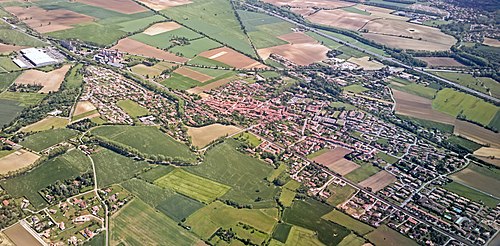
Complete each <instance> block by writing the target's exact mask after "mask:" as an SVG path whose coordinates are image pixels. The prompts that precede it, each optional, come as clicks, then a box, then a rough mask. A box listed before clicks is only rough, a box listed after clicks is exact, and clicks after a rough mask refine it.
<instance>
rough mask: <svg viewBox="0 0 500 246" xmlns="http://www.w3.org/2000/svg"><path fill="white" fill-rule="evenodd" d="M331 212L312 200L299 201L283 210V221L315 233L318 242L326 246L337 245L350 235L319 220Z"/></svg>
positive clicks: (325, 221) (324, 205)
mask: <svg viewBox="0 0 500 246" xmlns="http://www.w3.org/2000/svg"><path fill="white" fill-rule="evenodd" d="M331 210H332V209H331V207H330V206H328V205H326V204H323V203H321V202H319V201H316V200H313V199H308V200H306V201H300V200H299V201H296V202H294V203H293V205H292V207H290V208H286V209H285V212H284V213H283V220H284V221H285V222H286V223H289V224H292V225H297V226H300V227H303V228H306V229H309V230H312V231H315V232H316V233H317V236H318V239H319V241H321V242H322V243H324V244H326V245H337V244H338V243H340V242H341V241H342V239H344V237H346V236H347V235H349V234H350V231H349V230H347V229H346V228H344V227H342V226H339V225H336V224H334V223H331V222H329V221H327V220H324V219H322V218H321V217H322V216H323V215H325V214H327V213H329V212H330V211H331ZM292 230H293V229H292ZM289 240H290V239H289ZM292 242H294V241H292Z"/></svg>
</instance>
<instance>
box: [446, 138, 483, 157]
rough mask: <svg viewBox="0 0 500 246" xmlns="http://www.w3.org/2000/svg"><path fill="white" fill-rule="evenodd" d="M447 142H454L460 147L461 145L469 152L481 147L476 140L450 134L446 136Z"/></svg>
mask: <svg viewBox="0 0 500 246" xmlns="http://www.w3.org/2000/svg"><path fill="white" fill-rule="evenodd" d="M448 142H450V143H452V144H456V145H458V146H460V147H463V148H465V149H466V150H468V151H469V152H471V153H472V152H474V151H476V150H478V149H479V148H481V147H483V146H482V145H481V144H478V143H476V142H473V141H470V140H468V139H466V138H463V137H460V136H456V135H453V136H450V137H449V138H448Z"/></svg>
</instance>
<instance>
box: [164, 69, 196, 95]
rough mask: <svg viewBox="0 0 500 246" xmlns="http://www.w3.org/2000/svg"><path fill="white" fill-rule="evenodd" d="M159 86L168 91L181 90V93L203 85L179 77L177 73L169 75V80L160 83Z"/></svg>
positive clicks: (187, 78)
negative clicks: (166, 88)
mask: <svg viewBox="0 0 500 246" xmlns="http://www.w3.org/2000/svg"><path fill="white" fill-rule="evenodd" d="M161 84H162V85H164V86H166V87H168V88H170V89H174V90H183V91H184V90H188V89H190V88H193V87H196V86H201V85H203V83H201V82H199V81H196V80H194V79H192V78H189V77H186V76H183V75H180V74H178V73H171V74H170V78H168V79H166V80H164V81H162V82H161Z"/></svg>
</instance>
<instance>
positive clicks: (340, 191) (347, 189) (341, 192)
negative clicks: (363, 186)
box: [326, 184, 356, 207]
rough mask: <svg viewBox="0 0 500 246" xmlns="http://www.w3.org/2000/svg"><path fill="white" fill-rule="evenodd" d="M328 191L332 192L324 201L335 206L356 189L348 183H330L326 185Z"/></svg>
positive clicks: (349, 196)
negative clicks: (338, 184)
mask: <svg viewBox="0 0 500 246" xmlns="http://www.w3.org/2000/svg"><path fill="white" fill-rule="evenodd" d="M328 191H329V192H330V193H331V194H332V196H330V197H329V198H328V199H327V200H326V203H328V204H330V205H332V206H335V207H336V206H337V205H339V204H342V203H343V202H345V201H346V200H347V199H349V198H351V196H352V195H354V193H355V192H356V189H354V188H353V187H352V186H350V185H344V186H337V185H334V184H331V185H329V186H328Z"/></svg>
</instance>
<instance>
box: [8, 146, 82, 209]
mask: <svg viewBox="0 0 500 246" xmlns="http://www.w3.org/2000/svg"><path fill="white" fill-rule="evenodd" d="M90 170H91V163H90V160H89V159H88V157H86V156H85V155H84V154H83V153H82V152H81V151H79V150H72V151H69V152H68V153H66V154H63V155H61V156H58V157H56V158H54V159H51V160H48V161H45V162H44V163H42V164H40V165H38V166H37V167H36V168H34V169H33V170H31V171H30V172H27V173H24V174H23V175H20V176H16V177H15V178H11V179H7V180H3V181H1V182H0V185H1V186H2V188H4V189H5V190H7V192H8V193H9V194H11V195H12V196H13V197H23V196H24V197H26V198H27V199H28V200H30V202H31V204H32V205H33V206H35V208H37V209H40V208H41V207H42V206H45V205H46V202H45V200H44V199H43V198H42V197H41V196H40V194H39V193H38V191H39V190H41V189H43V188H45V187H47V186H49V185H50V184H52V183H54V182H56V181H57V180H65V179H70V178H72V177H76V176H78V175H80V174H82V173H85V172H88V171H90Z"/></svg>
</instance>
